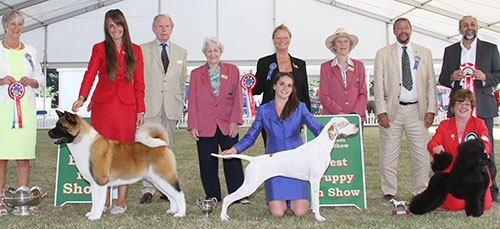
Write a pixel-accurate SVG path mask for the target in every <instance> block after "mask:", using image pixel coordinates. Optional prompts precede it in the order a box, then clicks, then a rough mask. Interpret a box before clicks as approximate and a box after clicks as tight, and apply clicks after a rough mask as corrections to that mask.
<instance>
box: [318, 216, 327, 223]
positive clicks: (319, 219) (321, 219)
mask: <svg viewBox="0 0 500 229" xmlns="http://www.w3.org/2000/svg"><path fill="white" fill-rule="evenodd" d="M316 220H318V221H320V222H323V221H325V220H326V219H325V217H323V216H321V215H319V214H318V215H316Z"/></svg>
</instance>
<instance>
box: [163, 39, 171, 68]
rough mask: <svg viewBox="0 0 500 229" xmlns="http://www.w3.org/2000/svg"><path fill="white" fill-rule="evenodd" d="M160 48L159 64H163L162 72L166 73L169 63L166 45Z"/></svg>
mask: <svg viewBox="0 0 500 229" xmlns="http://www.w3.org/2000/svg"><path fill="white" fill-rule="evenodd" d="M161 47H162V49H161V62H162V63H163V72H164V73H167V69H168V64H169V63H170V60H168V55H167V44H161Z"/></svg>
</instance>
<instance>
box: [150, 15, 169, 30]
mask: <svg viewBox="0 0 500 229" xmlns="http://www.w3.org/2000/svg"><path fill="white" fill-rule="evenodd" d="M161 17H167V18H168V19H170V26H172V28H174V20H172V17H170V15H168V14H158V15H156V16H155V17H154V18H153V27H155V21H156V19H158V18H161Z"/></svg>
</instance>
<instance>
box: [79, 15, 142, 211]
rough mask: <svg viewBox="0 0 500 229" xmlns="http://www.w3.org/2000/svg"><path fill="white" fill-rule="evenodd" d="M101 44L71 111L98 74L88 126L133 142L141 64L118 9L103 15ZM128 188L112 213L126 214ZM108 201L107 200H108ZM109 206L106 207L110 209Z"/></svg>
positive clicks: (138, 50) (139, 115)
mask: <svg viewBox="0 0 500 229" xmlns="http://www.w3.org/2000/svg"><path fill="white" fill-rule="evenodd" d="M104 34H105V39H104V42H101V43H98V44H95V45H94V47H93V48H92V57H91V58H90V62H89V66H88V69H87V71H86V72H85V76H84V77H83V81H82V86H81V88H80V93H79V97H78V100H76V101H75V102H74V103H73V111H74V112H77V111H78V109H79V108H80V107H81V106H82V105H83V103H84V102H85V100H87V98H88V95H89V93H90V89H91V88H92V84H93V83H94V80H95V77H96V75H97V74H99V81H98V82H97V86H96V88H95V90H94V94H93V96H92V99H91V102H90V104H89V106H88V110H89V111H90V110H91V111H92V113H91V116H90V124H91V125H92V126H93V127H94V128H95V129H96V130H97V132H99V134H101V135H102V136H104V137H105V138H109V139H113V140H116V141H121V142H133V141H134V139H135V129H136V125H142V123H143V122H144V111H145V107H144V63H143V61H142V51H141V47H140V46H138V45H135V44H132V42H131V41H130V35H129V30H128V26H127V21H126V20H125V16H124V15H123V13H122V12H121V11H120V10H117V9H115V10H110V11H108V12H106V16H105V19H104ZM127 190H128V186H126V185H123V186H120V187H119V190H118V191H119V195H118V202H117V203H116V206H115V207H114V208H113V209H111V213H112V214H120V213H123V212H125V211H126V209H127V206H126V200H125V198H126V196H127ZM107 199H108V200H109V198H107ZM109 205H110V204H109V203H106V206H108V207H109Z"/></svg>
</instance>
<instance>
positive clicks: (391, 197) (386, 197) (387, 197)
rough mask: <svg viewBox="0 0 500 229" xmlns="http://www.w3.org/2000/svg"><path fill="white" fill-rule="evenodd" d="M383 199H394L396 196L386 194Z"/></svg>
mask: <svg viewBox="0 0 500 229" xmlns="http://www.w3.org/2000/svg"><path fill="white" fill-rule="evenodd" d="M383 199H384V200H392V199H394V196H393V195H391V194H386V195H384V197H383Z"/></svg>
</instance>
